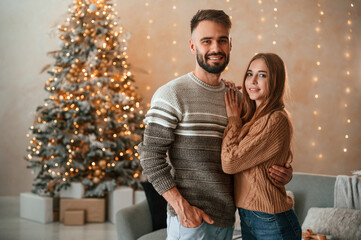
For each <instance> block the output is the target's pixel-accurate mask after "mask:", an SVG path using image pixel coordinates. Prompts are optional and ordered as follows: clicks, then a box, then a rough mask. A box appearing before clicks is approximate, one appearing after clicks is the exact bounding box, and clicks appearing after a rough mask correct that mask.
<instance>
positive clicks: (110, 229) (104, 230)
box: [0, 197, 117, 240]
mask: <svg viewBox="0 0 361 240" xmlns="http://www.w3.org/2000/svg"><path fill="white" fill-rule="evenodd" d="M19 208H20V200H19V197H0V239H1V240H82V239H96V240H98V239H101V240H107V239H114V240H115V239H117V234H116V232H115V226H114V224H112V223H110V222H106V223H92V224H90V223H88V224H85V225H84V226H64V224H62V223H59V222H55V223H48V224H42V223H37V222H33V221H29V220H26V219H22V218H20V217H19V216H20V212H19V211H20V210H19Z"/></svg>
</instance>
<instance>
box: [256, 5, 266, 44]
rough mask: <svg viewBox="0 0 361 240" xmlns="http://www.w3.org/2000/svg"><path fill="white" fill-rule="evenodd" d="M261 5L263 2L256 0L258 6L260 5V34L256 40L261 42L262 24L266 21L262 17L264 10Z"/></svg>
mask: <svg viewBox="0 0 361 240" xmlns="http://www.w3.org/2000/svg"><path fill="white" fill-rule="evenodd" d="M262 4H263V1H262V0H258V5H260V10H259V11H260V24H258V25H259V28H260V33H259V34H258V35H257V39H258V40H259V41H261V40H262V38H263V36H262V34H261V33H263V23H264V22H265V21H266V19H265V17H264V9H263V8H262Z"/></svg>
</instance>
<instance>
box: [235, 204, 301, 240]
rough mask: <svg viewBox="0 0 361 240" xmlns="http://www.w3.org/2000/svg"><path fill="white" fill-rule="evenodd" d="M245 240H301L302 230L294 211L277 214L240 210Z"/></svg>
mask: <svg viewBox="0 0 361 240" xmlns="http://www.w3.org/2000/svg"><path fill="white" fill-rule="evenodd" d="M238 212H239V216H240V218H241V230H242V239H243V240H254V239H262V240H278V239H287V240H293V239H295V240H300V239H301V236H302V230H301V226H300V223H299V222H298V218H297V216H296V213H295V211H293V209H291V210H289V211H286V212H282V213H276V214H269V213H264V212H256V211H250V210H246V209H243V208H238Z"/></svg>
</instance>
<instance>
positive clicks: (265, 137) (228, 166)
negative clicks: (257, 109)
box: [222, 112, 291, 174]
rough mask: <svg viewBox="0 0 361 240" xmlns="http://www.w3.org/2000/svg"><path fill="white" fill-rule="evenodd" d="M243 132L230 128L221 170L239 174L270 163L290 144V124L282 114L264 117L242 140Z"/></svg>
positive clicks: (224, 140)
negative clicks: (267, 162)
mask: <svg viewBox="0 0 361 240" xmlns="http://www.w3.org/2000/svg"><path fill="white" fill-rule="evenodd" d="M240 132H241V131H240V129H236V128H234V127H233V128H232V127H231V128H230V129H229V130H228V132H227V134H226V135H225V136H224V138H223V143H222V169H223V171H224V172H225V173H228V174H236V173H239V172H241V171H244V170H246V169H249V168H252V167H254V166H257V165H259V164H261V163H263V162H266V161H268V160H270V159H271V158H272V157H274V156H275V155H276V154H277V153H278V152H279V151H282V148H283V146H284V144H289V141H290V134H291V132H290V125H289V122H288V119H287V117H286V116H285V115H284V114H283V113H282V112H275V113H273V114H271V115H270V116H269V115H267V116H264V117H262V118H260V119H259V120H258V121H256V122H255V123H254V125H253V126H252V127H251V128H250V131H249V133H248V134H247V135H246V136H245V137H244V138H243V139H240V138H239V135H240Z"/></svg>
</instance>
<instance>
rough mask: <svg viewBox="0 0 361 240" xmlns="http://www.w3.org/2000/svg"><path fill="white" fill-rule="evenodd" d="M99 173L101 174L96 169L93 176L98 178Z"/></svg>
mask: <svg viewBox="0 0 361 240" xmlns="http://www.w3.org/2000/svg"><path fill="white" fill-rule="evenodd" d="M101 173H102V171H101V170H99V169H97V170H95V171H94V176H99V175H100V174H101Z"/></svg>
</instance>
